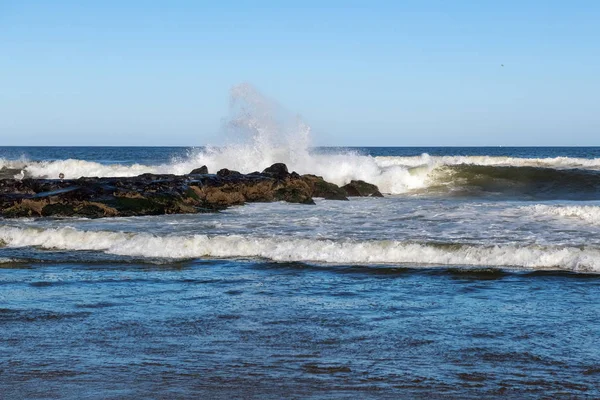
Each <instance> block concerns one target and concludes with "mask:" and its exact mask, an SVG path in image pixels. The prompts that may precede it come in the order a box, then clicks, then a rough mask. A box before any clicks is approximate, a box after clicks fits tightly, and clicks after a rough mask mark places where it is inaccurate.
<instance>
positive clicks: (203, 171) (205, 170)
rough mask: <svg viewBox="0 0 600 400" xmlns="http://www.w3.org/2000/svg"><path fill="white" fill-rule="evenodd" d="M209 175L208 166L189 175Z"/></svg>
mask: <svg viewBox="0 0 600 400" xmlns="http://www.w3.org/2000/svg"><path fill="white" fill-rule="evenodd" d="M206 174H208V167H207V166H206V165H203V166H201V167H200V168H196V169H194V170H192V172H190V173H189V175H206Z"/></svg>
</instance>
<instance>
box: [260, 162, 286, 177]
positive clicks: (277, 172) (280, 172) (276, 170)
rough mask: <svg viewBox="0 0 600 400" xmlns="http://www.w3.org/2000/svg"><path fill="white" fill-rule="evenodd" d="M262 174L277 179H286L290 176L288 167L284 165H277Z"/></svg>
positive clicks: (266, 169)
mask: <svg viewBox="0 0 600 400" xmlns="http://www.w3.org/2000/svg"><path fill="white" fill-rule="evenodd" d="M262 173H263V174H264V175H267V176H271V177H273V178H275V179H285V178H287V177H288V176H289V175H290V173H289V172H288V168H287V165H285V164H284V163H275V164H273V165H271V166H270V167H268V168H265V170H264V171H263V172H262Z"/></svg>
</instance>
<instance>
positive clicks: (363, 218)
mask: <svg viewBox="0 0 600 400" xmlns="http://www.w3.org/2000/svg"><path fill="white" fill-rule="evenodd" d="M255 139H256V138H255ZM274 162H285V163H286V164H287V165H288V167H289V169H290V170H295V171H297V172H299V173H301V174H304V173H313V174H317V175H322V176H323V177H324V178H325V179H326V180H329V181H331V182H334V183H336V184H344V183H347V182H348V181H349V180H351V179H362V180H365V181H368V182H371V183H374V184H376V185H378V186H379V188H380V190H381V191H382V192H383V193H385V195H386V196H385V198H353V199H351V200H350V201H349V202H343V201H326V200H320V199H317V200H316V205H314V206H310V205H298V204H287V203H270V204H257V203H255V204H248V205H245V206H241V207H234V208H230V209H228V210H226V211H224V212H220V213H216V214H198V215H169V216H152V217H135V218H113V219H111V218H106V219H97V220H89V219H18V220H10V219H9V220H1V219H0V393H2V395H0V397H2V398H6V399H17V398H19V399H20V398H27V399H31V398H44V399H50V398H73V399H78V398H88V399H95V398H98V399H100V398H103V399H104V398H115V399H116V398H119V399H123V398H149V397H159V398H188V397H194V396H195V397H197V398H305V397H311V398H425V397H427V398H480V397H482V396H484V397H486V398H488V397H492V398H493V397H498V398H501V397H502V398H504V397H509V398H539V397H540V396H545V397H547V398H557V397H565V398H586V397H589V398H598V397H600V384H599V382H600V347H599V346H598V343H597V342H598V339H599V332H600V307H599V304H600V302H599V297H598V296H599V293H600V275H599V274H600V148H598V147H527V148H526V147H447V148H439V147H427V148H425V147H423V148H403V147H383V148H375V147H365V148H307V147H306V146H304V145H302V144H295V143H287V144H286V145H285V146H277V145H274V144H273V143H267V144H265V143H264V142H261V141H260V140H255V141H254V142H253V144H252V145H247V144H246V145H237V146H229V147H225V148H210V147H209V148H176V147H132V148H127V147H60V148H59V147H56V148H51V147H0V173H2V171H4V173H7V171H10V174H14V173H15V172H16V171H18V174H19V175H20V177H36V178H39V177H48V178H58V175H59V174H60V173H63V174H64V175H65V178H66V179H76V178H79V177H82V176H133V175H139V174H142V173H146V172H151V173H172V174H184V173H188V172H190V171H191V170H192V169H194V168H197V167H200V166H202V165H207V166H208V169H209V172H213V173H214V172H216V171H217V170H218V169H220V168H224V167H227V168H229V169H234V170H238V171H240V172H251V171H255V170H262V169H264V168H265V167H267V166H269V165H270V164H272V163H274Z"/></svg>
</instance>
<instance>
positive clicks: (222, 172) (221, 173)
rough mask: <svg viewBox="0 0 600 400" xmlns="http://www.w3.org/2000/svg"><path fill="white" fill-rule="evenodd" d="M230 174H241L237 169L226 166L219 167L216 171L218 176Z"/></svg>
mask: <svg viewBox="0 0 600 400" xmlns="http://www.w3.org/2000/svg"><path fill="white" fill-rule="evenodd" d="M231 175H242V174H241V173H240V172H238V171H230V170H228V169H227V168H223V169H220V170H219V171H217V176H220V177H225V176H231Z"/></svg>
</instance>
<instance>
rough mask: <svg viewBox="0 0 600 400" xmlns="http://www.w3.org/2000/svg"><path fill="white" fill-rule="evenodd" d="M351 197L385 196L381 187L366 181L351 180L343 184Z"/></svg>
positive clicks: (343, 187)
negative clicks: (380, 189)
mask: <svg viewBox="0 0 600 400" xmlns="http://www.w3.org/2000/svg"><path fill="white" fill-rule="evenodd" d="M342 189H344V190H345V191H346V194H347V195H348V196H349V197H383V195H382V194H381V192H380V191H379V188H378V187H377V186H375V185H373V184H371V183H367V182H365V181H360V180H358V181H350V183H349V184H347V185H344V186H342Z"/></svg>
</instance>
